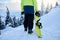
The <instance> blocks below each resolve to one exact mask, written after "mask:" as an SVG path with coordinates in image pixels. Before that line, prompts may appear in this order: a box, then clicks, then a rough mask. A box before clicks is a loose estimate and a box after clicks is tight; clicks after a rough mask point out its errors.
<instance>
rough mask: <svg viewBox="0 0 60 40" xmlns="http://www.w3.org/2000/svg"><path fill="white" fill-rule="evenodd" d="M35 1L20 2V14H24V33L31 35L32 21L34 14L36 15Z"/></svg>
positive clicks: (25, 0)
mask: <svg viewBox="0 0 60 40" xmlns="http://www.w3.org/2000/svg"><path fill="white" fill-rule="evenodd" d="M37 12H38V9H37V1H36V0H21V14H22V15H23V14H24V16H25V17H24V31H27V29H28V33H29V34H31V33H33V31H32V29H33V20H34V13H37Z"/></svg>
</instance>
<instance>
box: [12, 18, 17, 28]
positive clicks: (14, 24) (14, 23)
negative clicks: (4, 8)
mask: <svg viewBox="0 0 60 40" xmlns="http://www.w3.org/2000/svg"><path fill="white" fill-rule="evenodd" d="M12 27H13V28H15V27H17V21H16V17H14V18H13V22H12Z"/></svg>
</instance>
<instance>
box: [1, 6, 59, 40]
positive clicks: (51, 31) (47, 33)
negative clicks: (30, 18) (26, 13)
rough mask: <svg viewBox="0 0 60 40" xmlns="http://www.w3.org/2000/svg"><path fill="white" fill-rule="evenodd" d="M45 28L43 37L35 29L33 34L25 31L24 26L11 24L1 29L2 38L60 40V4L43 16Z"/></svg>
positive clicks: (2, 39)
mask: <svg viewBox="0 0 60 40" xmlns="http://www.w3.org/2000/svg"><path fill="white" fill-rule="evenodd" d="M41 22H42V26H43V28H42V29H41V32H42V38H38V37H37V35H36V33H35V29H33V31H34V32H33V34H31V35H30V34H28V33H27V32H25V31H24V26H23V25H21V26H19V27H16V28H11V27H9V26H7V27H6V29H4V30H1V32H2V34H1V35H0V40H60V6H57V7H56V8H53V9H52V10H51V11H50V12H49V13H48V14H46V15H44V16H42V17H41Z"/></svg>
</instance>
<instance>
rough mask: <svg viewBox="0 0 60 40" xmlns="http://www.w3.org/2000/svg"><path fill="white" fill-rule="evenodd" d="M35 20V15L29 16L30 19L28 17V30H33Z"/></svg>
mask: <svg viewBox="0 0 60 40" xmlns="http://www.w3.org/2000/svg"><path fill="white" fill-rule="evenodd" d="M33 20H34V14H29V17H28V30H32V29H33Z"/></svg>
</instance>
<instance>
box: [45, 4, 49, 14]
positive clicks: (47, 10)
mask: <svg viewBox="0 0 60 40" xmlns="http://www.w3.org/2000/svg"><path fill="white" fill-rule="evenodd" d="M48 12H49V3H48V5H47V7H46V11H45V13H46V14H47V13H48Z"/></svg>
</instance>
